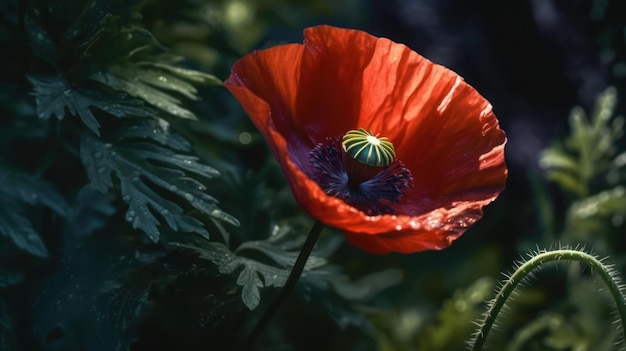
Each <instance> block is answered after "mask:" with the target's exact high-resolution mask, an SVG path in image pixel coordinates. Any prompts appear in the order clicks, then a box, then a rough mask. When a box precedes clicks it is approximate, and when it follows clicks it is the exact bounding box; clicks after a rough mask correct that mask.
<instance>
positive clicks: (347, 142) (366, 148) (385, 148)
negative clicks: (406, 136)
mask: <svg viewBox="0 0 626 351" xmlns="http://www.w3.org/2000/svg"><path fill="white" fill-rule="evenodd" d="M342 145H343V150H344V151H345V153H346V155H348V156H350V157H351V158H353V159H355V160H356V161H358V162H360V163H362V164H364V165H368V166H372V167H387V166H389V165H390V164H391V163H392V162H393V160H395V158H396V152H395V150H394V148H393V144H392V143H391V142H390V141H389V140H388V139H387V138H386V137H381V138H379V137H378V134H376V135H374V134H373V133H371V132H368V131H367V130H365V129H363V128H359V130H351V131H349V132H347V133H346V134H345V135H344V136H343V141H342Z"/></svg>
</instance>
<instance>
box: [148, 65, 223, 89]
mask: <svg viewBox="0 0 626 351" xmlns="http://www.w3.org/2000/svg"><path fill="white" fill-rule="evenodd" d="M146 64H148V65H151V66H154V67H158V68H162V69H164V70H167V71H169V72H172V73H174V74H175V75H177V76H179V77H181V78H185V79H187V80H190V81H192V82H195V83H199V84H206V85H222V81H221V80H220V79H219V78H217V77H216V76H214V75H212V74H208V73H204V72H200V71H196V70H192V69H186V68H181V67H176V66H172V65H166V64H162V63H158V62H148V63H146Z"/></svg>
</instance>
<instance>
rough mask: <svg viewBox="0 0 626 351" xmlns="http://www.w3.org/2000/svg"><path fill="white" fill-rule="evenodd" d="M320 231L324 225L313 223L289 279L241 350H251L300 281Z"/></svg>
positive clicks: (318, 222)
mask: <svg viewBox="0 0 626 351" xmlns="http://www.w3.org/2000/svg"><path fill="white" fill-rule="evenodd" d="M322 229H324V224H323V223H322V222H320V221H315V224H313V227H312V228H311V231H310V232H309V235H308V236H307V238H306V241H305V242H304V245H302V249H301V250H300V254H298V258H297V259H296V263H294V265H293V268H292V269H291V272H290V273H289V277H287V281H286V282H285V285H283V288H282V289H281V290H280V293H279V294H278V296H277V297H276V298H275V299H274V301H273V302H272V304H271V305H270V306H269V307H268V309H267V310H265V312H264V313H263V315H262V316H261V319H259V321H258V322H257V324H256V326H255V327H254V329H253V330H252V332H251V333H250V335H248V338H247V339H246V342H245V343H244V344H243V348H242V350H246V351H249V350H252V347H253V346H254V343H255V342H256V339H258V337H259V336H260V335H261V333H262V332H263V331H264V330H265V328H266V327H267V325H268V323H269V322H270V320H271V319H272V317H273V316H274V314H276V312H277V311H278V309H280V307H281V306H282V305H283V303H284V302H285V301H286V300H287V297H289V294H291V291H293V289H294V288H295V286H296V283H297V282H298V279H300V276H301V275H302V271H303V270H304V266H305V265H306V261H307V259H308V258H309V256H310V255H311V251H313V247H314V246H315V243H316V242H317V239H318V238H319V237H320V234H321V233H322Z"/></svg>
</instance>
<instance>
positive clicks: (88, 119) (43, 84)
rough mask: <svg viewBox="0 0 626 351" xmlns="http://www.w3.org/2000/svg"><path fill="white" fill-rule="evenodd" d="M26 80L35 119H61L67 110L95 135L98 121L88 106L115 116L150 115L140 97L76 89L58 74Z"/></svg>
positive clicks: (97, 131)
mask: <svg viewBox="0 0 626 351" xmlns="http://www.w3.org/2000/svg"><path fill="white" fill-rule="evenodd" d="M28 79H29V80H30V81H31V83H32V84H33V87H34V92H33V95H35V98H36V102H37V115H38V116H39V118H41V119H49V118H51V117H52V116H53V115H54V116H56V117H57V119H59V120H61V119H63V118H64V117H65V113H66V112H65V111H66V109H67V111H69V113H70V114H72V115H74V116H76V115H78V116H79V117H80V119H81V120H82V121H83V123H84V124H85V126H87V128H89V129H90V130H91V131H92V132H94V133H95V134H96V135H100V130H99V128H100V123H98V120H97V119H96V117H95V116H94V114H93V112H92V111H91V109H90V108H91V107H96V108H98V109H100V110H102V111H105V112H107V113H109V114H111V115H113V116H115V117H124V116H139V117H146V116H150V115H152V114H153V111H152V110H150V109H149V108H146V107H145V106H144V105H143V102H141V101H140V100H135V99H127V98H126V97H125V96H124V95H122V94H114V95H106V94H104V93H99V92H96V91H90V90H87V89H82V90H78V89H76V88H74V87H72V86H70V84H69V82H68V81H67V80H65V78H63V77H62V76H51V77H45V78H35V77H28Z"/></svg>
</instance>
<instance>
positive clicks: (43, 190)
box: [0, 165, 67, 257]
mask: <svg viewBox="0 0 626 351" xmlns="http://www.w3.org/2000/svg"><path fill="white" fill-rule="evenodd" d="M36 206H44V207H46V208H48V209H50V210H51V211H52V212H54V213H55V214H56V215H58V216H65V215H66V212H67V205H66V204H65V200H64V199H63V197H61V195H60V194H59V193H58V192H57V190H56V189H55V187H54V186H53V185H52V184H49V183H47V182H46V181H44V180H42V179H40V178H38V177H35V176H32V175H29V174H27V173H24V172H18V171H14V170H10V169H8V168H7V166H6V165H2V166H0V234H1V235H2V236H4V237H7V238H9V239H10V240H11V241H12V242H13V245H15V246H17V247H18V248H20V249H21V250H24V251H26V252H28V253H30V254H31V255H34V256H39V257H46V256H48V250H47V249H46V246H45V244H44V242H43V240H42V238H41V236H40V235H39V234H38V229H36V228H35V227H34V226H33V223H32V221H31V219H30V217H31V216H29V213H31V214H32V213H34V212H36V211H37V209H35V208H34V207H36ZM39 229H41V228H39Z"/></svg>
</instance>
